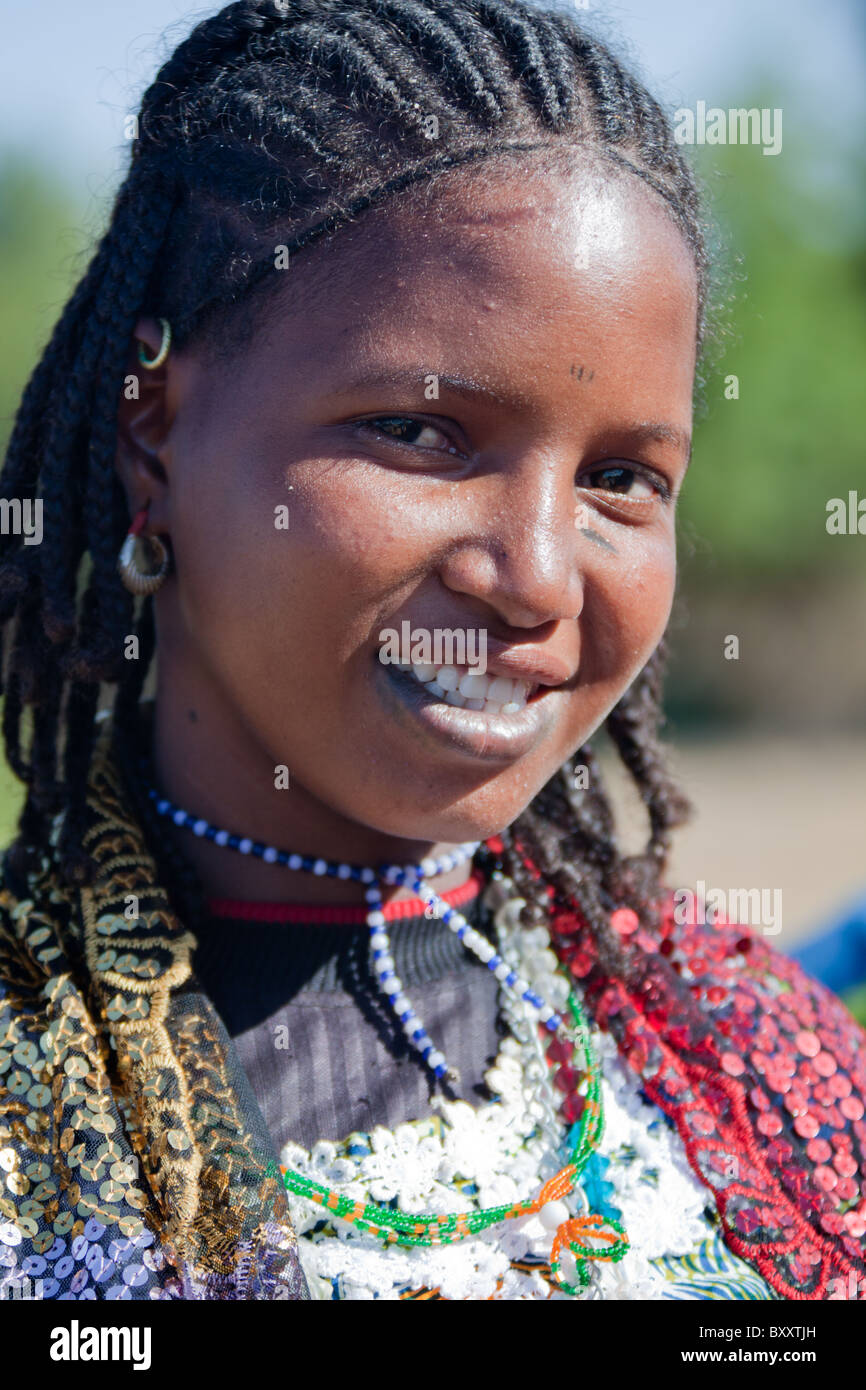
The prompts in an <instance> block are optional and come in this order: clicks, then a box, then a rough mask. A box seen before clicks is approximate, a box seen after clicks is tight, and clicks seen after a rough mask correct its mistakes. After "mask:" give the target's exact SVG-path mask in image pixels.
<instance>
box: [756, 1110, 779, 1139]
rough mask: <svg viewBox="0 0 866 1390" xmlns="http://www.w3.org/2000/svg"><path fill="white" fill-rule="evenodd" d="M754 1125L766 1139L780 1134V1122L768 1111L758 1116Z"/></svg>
mask: <svg viewBox="0 0 866 1390" xmlns="http://www.w3.org/2000/svg"><path fill="white" fill-rule="evenodd" d="M755 1123H756V1125H757V1128H758V1129H759V1130H760V1131H761V1133H762V1134H766V1136H767V1138H771V1137H772V1136H773V1135H774V1134H781V1132H782V1121H781V1120H780V1119H779V1117H778V1115H776V1114H775V1113H774V1112H773V1111H768V1112H766V1113H765V1114H763V1115H759V1116H758V1118H757V1120H756V1122H755Z"/></svg>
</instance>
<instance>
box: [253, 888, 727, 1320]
mask: <svg viewBox="0 0 866 1390" xmlns="http://www.w3.org/2000/svg"><path fill="white" fill-rule="evenodd" d="M507 919H508V914H506V920H503V916H502V913H501V912H500V913H497V925H498V928H499V942H500V951H501V953H502V954H503V955H504V956H505V958H506V959H509V958H510V960H511V961H513V962H516V963H519V966H520V970H521V973H522V974H523V975H524V976H525V977H526V978H527V979H528V980H529V981H530V983H531V984H532V986H533V988H534V989H536V990H537V991H538V993H539V994H540V995H541V996H542V998H544V999H546V1000H548V1001H549V1002H550V1003H551V1004H553V1005H554V1007H556V1008H561V1007H562V1006H563V1005H564V1002H565V1001H564V995H567V993H568V982H567V980H566V979H564V977H563V975H562V974H561V973H560V969H559V967H558V963H557V961H556V957H555V956H554V955H553V952H552V951H550V950H549V938H548V935H547V932H546V931H544V930H543V929H538V930H537V931H529V932H527V931H526V930H525V929H520V930H515V929H513V927H512V929H509V926H508V920H507ZM511 920H512V922H513V914H512V918H511ZM503 1008H504V1010H505V1012H506V1016H507V1017H508V1014H509V1011H510V1012H511V1015H512V1020H511V1021H512V1027H513V1028H517V1030H518V1032H519V1025H520V1020H521V1019H523V1020H532V1019H533V1018H534V1014H533V1013H532V1012H531V1010H529V1009H528V1007H527V1006H525V1005H523V1004H520V1003H518V1004H516V1005H515V1004H513V1003H512V1002H511V1001H510V1000H508V999H507V998H503ZM591 1033H592V1042H593V1046H594V1047H595V1050H596V1055H598V1056H599V1057H600V1060H601V1067H602V1098H603V1104H604V1115H605V1132H604V1135H603V1137H602V1141H601V1144H600V1145H599V1148H598V1152H599V1154H600V1155H602V1156H604V1157H605V1158H607V1159H608V1160H609V1166H608V1168H607V1171H606V1173H605V1175H604V1176H605V1179H606V1180H607V1181H608V1182H611V1183H612V1184H613V1187H614V1195H613V1197H612V1202H613V1204H614V1205H615V1206H616V1207H618V1208H619V1210H620V1211H621V1213H622V1219H623V1224H624V1226H625V1229H626V1232H627V1233H628V1236H629V1240H630V1242H631V1249H630V1250H629V1253H628V1254H627V1255H626V1256H625V1258H624V1259H623V1260H622V1261H620V1262H619V1263H618V1264H611V1263H602V1262H598V1263H596V1264H595V1266H594V1269H595V1273H594V1276H593V1280H592V1283H591V1285H590V1287H589V1288H588V1289H587V1290H586V1292H585V1293H584V1295H583V1298H584V1299H587V1298H588V1299H596V1298H602V1299H610V1298H614V1299H658V1298H661V1297H662V1296H663V1293H664V1289H665V1288H666V1287H668V1288H669V1287H670V1286H669V1284H668V1282H667V1280H666V1279H665V1277H664V1275H663V1273H662V1272H661V1271H660V1270H658V1269H656V1268H655V1267H654V1266H653V1265H652V1264H651V1263H650V1261H651V1260H653V1259H654V1258H657V1257H658V1256H662V1255H685V1254H688V1253H689V1252H690V1251H692V1250H693V1249H694V1248H695V1246H696V1245H697V1244H698V1243H699V1242H700V1241H701V1240H703V1239H706V1237H707V1236H709V1235H711V1234H712V1233H713V1229H714V1228H713V1226H712V1225H711V1224H710V1222H709V1221H708V1219H707V1217H706V1216H705V1214H704V1208H705V1207H706V1206H707V1205H708V1203H710V1204H711V1200H712V1199H711V1198H710V1194H709V1193H708V1191H707V1190H706V1188H705V1187H704V1186H703V1185H702V1183H701V1182H700V1181H699V1179H698V1178H697V1177H696V1175H695V1174H694V1173H693V1172H692V1169H691V1168H690V1167H689V1164H688V1161H687V1159H686V1156H685V1151H684V1149H683V1147H682V1144H681V1141H680V1139H679V1137H678V1136H677V1135H676V1134H675V1133H674V1132H673V1131H672V1130H671V1129H670V1128H669V1126H668V1125H667V1123H666V1121H665V1119H664V1117H663V1116H662V1114H661V1112H660V1111H659V1110H658V1109H657V1107H655V1106H653V1105H650V1104H648V1103H647V1102H645V1101H643V1100H642V1099H641V1096H640V1094H639V1089H640V1081H639V1078H637V1076H636V1075H635V1074H634V1073H633V1072H632V1071H631V1069H630V1068H629V1067H628V1066H627V1064H626V1063H625V1062H624V1061H623V1060H622V1058H621V1057H620V1056H619V1053H618V1051H617V1048H616V1044H615V1042H614V1040H613V1039H612V1038H611V1037H609V1036H608V1035H606V1034H602V1033H601V1032H600V1031H599V1030H598V1029H597V1028H595V1027H594V1026H593V1027H592V1029H591ZM536 1036H537V1035H536V1034H535V1032H534V1027H530V1028H529V1029H526V1030H525V1031H524V1037H525V1038H526V1039H527V1041H525V1042H524V1043H523V1044H522V1045H521V1044H520V1043H519V1042H518V1041H517V1039H516V1037H514V1036H509V1037H506V1038H504V1039H503V1041H502V1044H501V1046H500V1050H499V1054H498V1056H497V1058H496V1061H495V1063H494V1065H493V1067H491V1068H490V1070H489V1071H488V1072H487V1073H486V1074H485V1081H486V1083H487V1084H488V1086H489V1087H490V1089H491V1090H492V1091H494V1092H496V1093H497V1094H498V1095H499V1097H500V1100H499V1101H490V1102H486V1103H482V1104H480V1105H477V1106H472V1105H469V1104H467V1103H466V1102H465V1101H460V1100H454V1101H449V1100H447V1099H446V1098H444V1097H442V1096H436V1097H435V1098H434V1099H433V1101H432V1102H431V1108H432V1110H433V1112H434V1113H433V1114H432V1115H431V1116H430V1117H428V1118H425V1119H422V1120H412V1121H408V1122H407V1123H405V1124H401V1125H397V1126H396V1127H395V1128H394V1129H393V1130H388V1129H386V1128H384V1127H383V1126H377V1127H376V1128H375V1129H373V1130H372V1131H371V1132H370V1133H369V1134H366V1135H365V1134H361V1133H355V1134H352V1135H349V1136H347V1138H346V1139H344V1140H342V1141H341V1142H340V1143H333V1142H331V1141H320V1142H319V1143H317V1144H315V1145H314V1146H313V1149H312V1150H311V1151H307V1150H306V1149H304V1148H302V1147H301V1146H300V1145H298V1144H293V1143H288V1144H286V1145H285V1146H284V1148H283V1149H282V1151H281V1154H280V1162H281V1163H282V1164H283V1165H284V1166H286V1167H290V1168H294V1169H296V1170H298V1171H300V1172H302V1173H304V1174H306V1175H308V1176H309V1177H311V1178H314V1179H315V1180H316V1181H318V1182H322V1183H326V1184H327V1185H328V1186H329V1187H332V1188H336V1189H338V1190H339V1191H340V1192H341V1193H344V1194H345V1195H346V1196H348V1197H351V1198H353V1199H354V1200H356V1201H361V1202H377V1203H388V1202H390V1201H392V1200H393V1199H395V1198H396V1199H397V1205H398V1206H399V1209H400V1210H402V1211H415V1212H436V1213H440V1212H442V1213H445V1212H459V1211H470V1210H473V1209H477V1208H479V1207H489V1206H496V1205H499V1204H502V1203H505V1202H512V1201H515V1200H517V1199H519V1198H522V1197H527V1196H532V1195H534V1194H535V1193H536V1192H537V1191H538V1189H539V1187H540V1186H541V1183H542V1182H544V1181H545V1180H546V1179H547V1178H548V1177H550V1176H551V1174H552V1173H554V1172H556V1171H557V1170H558V1169H559V1168H560V1167H562V1166H564V1164H565V1163H567V1162H568V1153H567V1150H566V1149H565V1147H564V1143H565V1135H566V1129H567V1126H565V1125H564V1124H563V1123H562V1122H560V1121H559V1120H558V1118H555V1119H554V1117H553V1110H552V1107H551V1105H548V1106H547V1109H546V1110H545V1107H544V1103H543V1098H542V1092H543V1091H544V1089H545V1087H549V1083H548V1082H547V1081H546V1079H545V1078H544V1072H545V1071H546V1070H547V1063H545V1062H544V1061H543V1058H541V1057H539V1056H538V1055H534V1054H535V1049H534V1047H533V1040H534V1038H535V1037H536ZM538 1046H539V1047H540V1044H539V1045H538ZM542 1117H546V1119H545V1122H544V1123H542ZM554 1125H555V1129H554ZM553 1142H555V1143H556V1144H558V1145H559V1152H557V1153H553V1152H552V1151H551V1148H552V1143H553ZM473 1184H474V1187H475V1190H474V1191H467V1190H466V1189H467V1187H469V1186H470V1185H473ZM581 1197H582V1194H581V1193H580V1192H578V1193H576V1194H575V1198H574V1199H570V1200H569V1202H568V1203H567V1205H568V1206H569V1209H570V1210H571V1211H573V1212H575V1213H576V1212H578V1211H580V1210H582V1209H584V1208H583V1207H582V1205H581V1200H580V1199H581ZM288 1200H289V1208H290V1212H291V1217H292V1222H293V1224H294V1227H295V1230H296V1232H297V1234H298V1248H299V1254H300V1259H301V1263H302V1266H303V1269H304V1272H305V1274H306V1277H307V1282H308V1284H309V1286H310V1292H311V1294H312V1295H313V1297H314V1298H325V1299H332V1298H334V1297H337V1298H340V1299H370V1298H384V1299H399V1297H400V1293H401V1290H405V1289H407V1288H411V1289H421V1288H430V1289H439V1290H440V1292H441V1294H442V1295H443V1296H444V1297H445V1298H448V1299H461V1300H463V1299H508V1300H518V1299H537V1298H544V1299H547V1298H552V1299H554V1300H562V1299H567V1298H570V1297H571V1296H570V1295H568V1294H566V1293H564V1292H563V1291H561V1290H559V1289H551V1287H550V1284H549V1283H548V1282H547V1280H546V1279H544V1278H543V1276H542V1275H541V1274H540V1273H538V1272H534V1271H529V1272H527V1271H523V1270H516V1269H513V1268H512V1267H511V1260H527V1259H528V1260H535V1261H541V1262H545V1263H546V1262H547V1260H548V1259H549V1255H550V1247H551V1242H552V1240H553V1234H554V1233H553V1232H552V1231H550V1230H547V1229H545V1228H544V1227H543V1226H542V1224H541V1222H540V1220H539V1218H538V1216H537V1215H532V1216H525V1217H519V1218H516V1219H511V1220H506V1221H502V1222H500V1223H499V1224H498V1225H496V1226H493V1227H490V1228H488V1229H487V1230H486V1231H484V1232H482V1233H480V1234H478V1235H476V1236H473V1237H471V1238H469V1239H465V1240H461V1241H458V1242H456V1243H455V1244H453V1245H442V1246H427V1247H422V1246H418V1247H414V1248H408V1249H407V1248H404V1247H402V1246H398V1245H391V1246H388V1247H387V1248H386V1247H383V1244H382V1241H381V1239H380V1238H376V1237H375V1236H372V1235H369V1234H365V1233H363V1232H361V1231H359V1230H358V1229H357V1228H356V1227H355V1226H353V1225H352V1224H350V1223H348V1222H345V1221H342V1220H339V1219H337V1218H329V1217H327V1216H325V1215H323V1211H322V1208H321V1207H320V1206H318V1205H317V1204H316V1203H314V1202H312V1201H310V1200H309V1199H308V1198H304V1197H298V1196H295V1195H294V1194H293V1193H288ZM316 1227H319V1229H318V1230H317V1229H316ZM561 1263H562V1270H563V1274H565V1276H566V1277H568V1276H567V1256H565V1255H564V1256H563V1257H562V1261H561ZM500 1281H501V1283H500ZM497 1285H499V1287H497Z"/></svg>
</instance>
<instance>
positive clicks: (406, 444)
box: [356, 415, 673, 506]
mask: <svg viewBox="0 0 866 1390" xmlns="http://www.w3.org/2000/svg"><path fill="white" fill-rule="evenodd" d="M386 421H388V422H394V421H397V422H399V423H400V424H408V425H410V426H413V427H414V428H416V429H418V430H419V431H423V430H425V429H432V430H436V431H437V432H438V433H439V434H441V435H442V437H443V438H447V435H446V433H445V430H443V429H442V428H441V426H439V425H433V424H431V423H430V422H429V421H428V420H418V419H416V418H415V417H414V416H412V415H375V416H372V417H371V418H370V419H367V420H359V421H357V422H356V427H357V428H359V429H362V430H365V429H366V430H370V431H371V432H372V433H373V434H375V435H376V436H378V438H379V439H384V440H386V441H387V443H389V444H395V445H397V447H398V448H406V449H424V450H425V451H426V450H427V449H430V448H431V446H429V445H419V444H416V443H413V442H410V441H407V440H403V439H396V438H395V437H394V436H393V435H390V434H388V433H387V431H385V430H382V429H380V428H378V426H380V425H381V424H382V423H384V422H386ZM431 452H433V453H441V454H448V455H454V454H456V453H458V452H459V451H458V450H457V448H456V447H454V446H451V447H449V448H448V449H431ZM615 472H619V473H632V474H634V476H635V477H636V478H640V479H641V480H642V481H643V482H646V483H648V484H649V485H650V486H651V487H653V488H654V489H655V491H656V492H657V494H658V496H659V498H660V499H661V501H662V502H670V501H672V499H673V492H672V490H671V488H670V485H669V484H668V483H667V481H666V480H665V479H664V478H663V477H662V475H661V474H660V473H657V472H656V470H655V469H654V468H647V467H646V466H645V465H643V464H639V463H632V462H630V461H626V460H622V461H619V460H617V461H616V462H611V463H597V464H590V465H589V467H588V468H586V469H584V471H583V474H582V475H581V476H583V477H591V476H593V475H594V474H597V473H615ZM577 486H578V487H580V486H582V484H581V483H580V482H579V481H578V483H577ZM589 490H590V491H592V492H600V493H601V494H602V495H603V496H604V497H605V498H607V499H610V500H611V501H620V502H623V501H625V502H626V503H630V504H631V505H632V506H635V505H642V504H646V503H647V502H649V501H650V500H651V499H650V498H648V497H641V498H638V497H632V498H629V496H628V494H626V493H618V492H613V491H612V490H610V489H605V488H591V489H589Z"/></svg>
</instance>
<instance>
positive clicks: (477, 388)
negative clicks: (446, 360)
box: [332, 367, 692, 464]
mask: <svg viewBox="0 0 866 1390" xmlns="http://www.w3.org/2000/svg"><path fill="white" fill-rule="evenodd" d="M428 376H435V377H436V378H437V381H438V385H439V387H440V388H441V389H444V390H447V391H453V392H454V393H455V394H456V395H458V396H466V397H468V398H470V399H472V398H474V397H478V396H484V397H486V398H487V399H488V400H491V401H493V402H494V404H495V405H500V406H508V407H511V408H512V409H516V410H527V409H530V408H531V405H532V402H531V400H530V398H529V397H528V396H525V395H523V394H522V393H521V392H518V391H515V392H507V393H505V394H503V393H502V392H499V391H494V390H493V388H492V387H491V386H488V385H486V384H485V383H484V382H482V381H477V380H476V379H475V378H474V377H467V376H460V375H459V374H455V373H452V372H436V371H434V370H433V369H432V368H431V367H382V368H376V369H374V370H371V371H369V372H364V373H362V374H361V375H360V376H356V377H353V379H352V380H351V381H350V382H349V383H348V384H347V385H346V386H345V387H344V388H339V387H338V388H335V389H334V391H333V393H332V394H334V395H348V394H350V393H351V392H352V391H357V390H361V389H363V388H365V387H370V386H414V387H417V386H419V385H422V384H423V382H424V379H425V377H428ZM605 433H610V434H621V435H628V436H629V438H630V439H633V440H634V441H635V442H636V443H639V444H647V443H662V444H673V445H674V446H675V447H676V448H677V449H679V450H680V451H681V452H682V453H683V454H684V455H685V459H686V463H687V464H688V463H689V462H691V457H692V440H691V435H689V434H688V433H687V431H686V430H682V429H680V428H679V427H678V426H677V425H671V424H667V423H666V422H665V421H659V420H642V421H640V422H639V423H638V424H634V425H620V426H616V427H614V428H613V429H610V430H608V431H605Z"/></svg>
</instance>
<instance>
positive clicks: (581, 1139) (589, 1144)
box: [281, 990, 629, 1295]
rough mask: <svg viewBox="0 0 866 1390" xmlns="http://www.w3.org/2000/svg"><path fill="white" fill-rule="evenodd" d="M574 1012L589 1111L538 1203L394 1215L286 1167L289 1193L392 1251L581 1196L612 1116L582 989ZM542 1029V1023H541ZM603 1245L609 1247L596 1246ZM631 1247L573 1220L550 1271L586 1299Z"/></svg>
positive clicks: (590, 1223)
mask: <svg viewBox="0 0 866 1390" xmlns="http://www.w3.org/2000/svg"><path fill="white" fill-rule="evenodd" d="M568 1010H569V1013H570V1015H571V1020H572V1024H573V1030H574V1034H575V1041H579V1043H580V1045H581V1047H582V1050H583V1056H584V1063H585V1077H584V1083H583V1084H584V1085H585V1097H584V1099H585V1105H584V1108H583V1112H582V1114H581V1117H580V1120H579V1122H578V1127H577V1137H576V1139H575V1142H574V1145H573V1147H572V1150H571V1156H570V1161H569V1163H568V1164H567V1165H566V1166H565V1167H564V1168H561V1169H560V1171H559V1172H558V1173H556V1174H554V1176H553V1177H552V1178H549V1179H548V1181H547V1182H546V1183H545V1184H544V1186H543V1187H542V1189H541V1191H540V1192H539V1193H538V1195H537V1196H536V1197H526V1198H523V1199H522V1200H521V1201H518V1202H514V1203H508V1204H506V1205H504V1206H497V1207H487V1208H484V1209H483V1210H481V1211H470V1212H459V1213H454V1212H452V1213H449V1214H448V1215H434V1214H431V1213H418V1214H416V1213H412V1212H403V1211H394V1210H393V1209H392V1208H391V1207H383V1206H379V1205H377V1204H376V1203H372V1202H369V1203H363V1202H356V1201H355V1200H354V1199H353V1198H351V1197H346V1196H344V1195H342V1194H341V1193H339V1192H337V1191H335V1190H334V1189H333V1188H329V1187H326V1186H325V1185H324V1184H323V1183H318V1182H315V1181H314V1180H313V1179H312V1178H309V1177H307V1176H306V1175H305V1174H304V1173H299V1172H297V1171H296V1170H295V1169H293V1168H282V1167H281V1172H282V1174H283V1183H284V1185H285V1187H286V1188H287V1190H288V1191H289V1192H293V1193H295V1194H296V1195H297V1196H299V1197H306V1198H308V1199H309V1200H310V1201H313V1202H315V1203H317V1204H318V1205H319V1206H322V1207H325V1208H327V1209H328V1211H330V1212H332V1213H333V1215H334V1216H338V1217H340V1218H341V1219H342V1220H344V1221H350V1222H351V1223H352V1224H353V1225H355V1226H356V1227H357V1228H358V1230H359V1231H364V1232H365V1233H369V1234H371V1235H375V1236H382V1237H383V1239H384V1243H385V1244H386V1245H392V1244H396V1245H401V1246H407V1247H411V1246H416V1245H428V1246H429V1245H450V1244H452V1243H453V1242H455V1241H458V1240H465V1239H466V1238H467V1237H468V1236H474V1235H477V1234H478V1233H479V1232H480V1231H484V1230H486V1229H487V1228H488V1226H495V1225H496V1224H497V1223H498V1222H500V1221H505V1220H508V1219H509V1218H512V1217H517V1216H526V1215H529V1214H530V1213H534V1212H538V1211H540V1210H541V1208H542V1207H543V1206H545V1205H546V1203H548V1202H552V1201H560V1200H561V1199H562V1198H563V1197H565V1196H567V1194H568V1193H569V1192H571V1191H573V1189H574V1187H575V1186H576V1185H577V1181H578V1179H579V1177H580V1175H581V1173H582V1172H583V1169H584V1168H585V1167H586V1164H587V1162H588V1161H589V1158H590V1156H591V1154H592V1152H593V1150H594V1149H595V1148H597V1146H598V1144H599V1143H600V1141H601V1137H602V1134H603V1133H604V1113H603V1108H602V1098H601V1070H600V1067H599V1063H598V1060H597V1058H596V1056H595V1054H594V1052H593V1049H592V1043H591V1039H590V1033H589V1028H588V1026H587V1022H586V1018H585V1015H584V1013H583V1009H582V1008H581V1005H580V1003H579V1001H578V999H577V996H576V995H575V993H574V991H573V990H572V991H570V992H569V996H568ZM539 1027H541V1025H539ZM594 1241H602V1242H603V1244H602V1245H601V1246H596V1245H594V1244H593V1243H592V1242H594ZM564 1244H567V1246H568V1249H569V1250H570V1251H571V1253H572V1255H573V1256H574V1259H575V1265H576V1270H577V1283H576V1284H571V1283H569V1282H568V1281H567V1280H566V1279H565V1278H564V1277H563V1276H562V1274H561V1272H560V1258H559V1256H560V1250H561V1248H562V1246H563V1245H564ZM628 1248H629V1241H628V1236H627V1235H626V1233H625V1231H624V1229H623V1227H622V1225H621V1224H620V1222H618V1221H614V1220H613V1219H612V1218H610V1217H608V1218H604V1217H601V1216H597V1215H591V1214H590V1215H586V1216H578V1217H572V1218H570V1219H569V1220H567V1221H564V1222H562V1223H561V1225H560V1226H559V1228H558V1229H557V1231H556V1234H555V1236H554V1239H553V1246H552V1249H551V1256H550V1270H551V1273H552V1275H553V1277H554V1279H555V1280H556V1283H557V1284H558V1285H559V1287H560V1288H562V1289H563V1290H564V1291H565V1292H566V1293H568V1294H574V1295H578V1294H580V1293H582V1292H583V1291H584V1290H585V1289H586V1287H587V1285H588V1283H589V1281H590V1277H591V1274H590V1270H589V1269H588V1268H587V1265H588V1262H589V1261H591V1260H610V1261H614V1262H615V1261H618V1260H621V1259H622V1258H623V1256H624V1255H625V1254H626V1252H627V1251H628Z"/></svg>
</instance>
